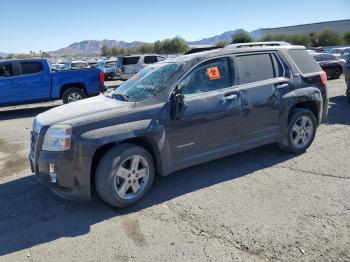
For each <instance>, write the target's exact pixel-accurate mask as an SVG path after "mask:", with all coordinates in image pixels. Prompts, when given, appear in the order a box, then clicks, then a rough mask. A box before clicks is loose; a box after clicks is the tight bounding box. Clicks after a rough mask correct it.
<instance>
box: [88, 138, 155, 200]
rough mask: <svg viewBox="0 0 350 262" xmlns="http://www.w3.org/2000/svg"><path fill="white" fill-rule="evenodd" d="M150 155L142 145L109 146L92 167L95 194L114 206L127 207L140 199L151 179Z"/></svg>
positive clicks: (152, 166) (150, 183)
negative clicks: (93, 167) (94, 176)
mask: <svg viewBox="0 0 350 262" xmlns="http://www.w3.org/2000/svg"><path fill="white" fill-rule="evenodd" d="M154 173H155V169H154V163H153V158H152V156H151V155H150V154H149V153H148V151H147V150H145V149H144V148H143V147H140V146H137V145H133V144H121V145H118V146H116V147H114V148H112V149H111V150H109V151H108V152H107V153H106V154H105V155H104V156H103V157H102V159H101V160H100V163H99V165H98V167H97V170H96V179H95V184H96V190H97V192H98V194H99V196H100V197H101V198H102V199H103V200H104V201H106V202H107V203H109V204H111V205H112V206H115V207H127V206H130V205H132V204H134V203H136V202H137V201H138V200H140V199H141V198H142V197H143V196H144V195H145V194H146V193H147V191H148V190H149V189H150V187H151V185H152V183H153V179H154Z"/></svg>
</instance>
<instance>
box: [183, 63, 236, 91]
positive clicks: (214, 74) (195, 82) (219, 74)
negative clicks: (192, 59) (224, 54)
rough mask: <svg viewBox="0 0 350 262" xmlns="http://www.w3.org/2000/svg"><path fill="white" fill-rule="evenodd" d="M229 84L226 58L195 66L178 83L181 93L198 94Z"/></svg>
mask: <svg viewBox="0 0 350 262" xmlns="http://www.w3.org/2000/svg"><path fill="white" fill-rule="evenodd" d="M230 86H231V72H230V66H229V60H228V58H220V59H215V60H211V61H209V62H205V63H203V64H201V65H199V66H198V67H196V68H195V69H194V70H193V71H192V72H190V74H189V75H187V76H186V77H185V78H184V79H183V80H182V81H181V82H180V84H179V86H178V87H179V89H180V90H181V91H182V94H183V95H185V96H186V95H192V94H200V93H205V92H210V91H215V90H219V89H223V88H226V87H230Z"/></svg>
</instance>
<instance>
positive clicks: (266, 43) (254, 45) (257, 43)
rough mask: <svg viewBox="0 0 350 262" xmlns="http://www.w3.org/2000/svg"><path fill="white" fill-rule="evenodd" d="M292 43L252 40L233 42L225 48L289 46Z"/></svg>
mask: <svg viewBox="0 0 350 262" xmlns="http://www.w3.org/2000/svg"><path fill="white" fill-rule="evenodd" d="M288 45H291V44H290V43H287V42H283V41H271V42H250V43H238V44H231V45H228V46H226V47H224V49H233V48H243V47H259V46H261V47H262V46H288Z"/></svg>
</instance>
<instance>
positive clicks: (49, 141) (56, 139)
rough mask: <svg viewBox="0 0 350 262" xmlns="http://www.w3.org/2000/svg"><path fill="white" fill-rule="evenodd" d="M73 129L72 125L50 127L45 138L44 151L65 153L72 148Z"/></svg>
mask: <svg viewBox="0 0 350 262" xmlns="http://www.w3.org/2000/svg"><path fill="white" fill-rule="evenodd" d="M71 134H72V127H71V126H70V125H54V126H52V127H50V128H49V129H48V130H47V132H46V134H45V138H44V143H43V150H44V151H64V150H68V149H69V148H70V146H71Z"/></svg>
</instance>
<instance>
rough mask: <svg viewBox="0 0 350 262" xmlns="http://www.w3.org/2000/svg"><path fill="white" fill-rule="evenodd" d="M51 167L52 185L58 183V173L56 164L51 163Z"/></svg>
mask: <svg viewBox="0 0 350 262" xmlns="http://www.w3.org/2000/svg"><path fill="white" fill-rule="evenodd" d="M49 167H50V182H51V183H56V182H57V176H56V173H55V164H53V163H50V165H49Z"/></svg>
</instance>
